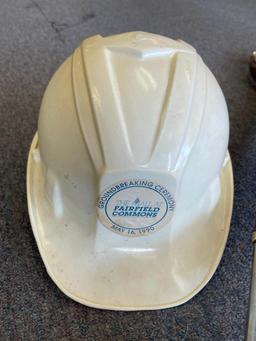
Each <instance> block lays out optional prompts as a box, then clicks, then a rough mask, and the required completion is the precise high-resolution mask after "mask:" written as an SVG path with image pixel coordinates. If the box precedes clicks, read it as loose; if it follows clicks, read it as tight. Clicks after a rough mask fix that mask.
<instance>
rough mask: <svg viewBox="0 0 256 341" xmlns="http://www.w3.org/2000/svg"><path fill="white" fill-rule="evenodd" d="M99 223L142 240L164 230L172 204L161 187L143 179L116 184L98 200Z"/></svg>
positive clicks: (170, 198)
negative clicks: (141, 237)
mask: <svg viewBox="0 0 256 341" xmlns="http://www.w3.org/2000/svg"><path fill="white" fill-rule="evenodd" d="M97 207H98V216H99V219H100V221H101V223H102V224H103V225H104V226H106V227H107V228H109V229H111V230H112V231H114V232H117V233H121V234H124V235H127V236H131V237H132V236H134V237H135V236H136V237H137V236H144V235H147V234H148V233H151V232H154V231H156V230H158V229H159V228H160V227H162V226H164V225H165V224H166V223H167V222H168V221H169V220H170V218H171V216H172V213H173V210H174V207H175V201H174V198H173V196H172V194H171V193H170V192H169V191H168V190H167V189H166V188H165V187H164V186H162V185H161V184H159V183H156V182H155V181H150V180H145V179H132V180H124V181H120V182H118V183H116V184H114V185H112V186H110V187H109V188H107V189H106V190H105V191H104V192H103V193H102V194H101V195H100V197H99V200H98V204H97Z"/></svg>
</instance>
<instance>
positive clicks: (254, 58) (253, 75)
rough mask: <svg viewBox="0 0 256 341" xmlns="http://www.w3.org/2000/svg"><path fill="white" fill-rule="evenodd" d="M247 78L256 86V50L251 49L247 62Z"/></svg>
mask: <svg viewBox="0 0 256 341" xmlns="http://www.w3.org/2000/svg"><path fill="white" fill-rule="evenodd" d="M249 71H250V74H249V80H250V82H251V84H252V85H253V86H255V87H256V51H253V53H252V55H251V58H250V63H249Z"/></svg>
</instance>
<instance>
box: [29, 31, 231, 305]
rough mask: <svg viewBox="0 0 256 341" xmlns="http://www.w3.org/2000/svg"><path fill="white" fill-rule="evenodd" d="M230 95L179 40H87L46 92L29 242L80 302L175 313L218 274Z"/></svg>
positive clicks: (134, 36) (133, 36) (32, 159)
mask: <svg viewBox="0 0 256 341" xmlns="http://www.w3.org/2000/svg"><path fill="white" fill-rule="evenodd" d="M228 135H229V122H228V112H227V106H226V103H225V99H224V97H223V94H222V91H221V89H220V87H219V85H218V83H217V81H216V79H215V78H214V76H213V75H212V73H211V72H210V70H209V69H208V68H207V66H206V65H205V64H204V62H203V61H202V59H201V58H200V57H199V55H198V54H197V53H196V51H195V49H194V48H192V47H191V46H190V45H188V44H186V43H185V42H183V41H176V40H172V39H169V38H165V37H162V36H158V35H155V34H150V33H144V32H131V33H124V34H120V35H115V36H111V37H106V38H102V37H101V36H94V37H91V38H89V39H86V40H85V41H84V42H83V43H82V44H81V46H80V47H79V48H78V49H76V50H75V52H74V54H73V55H72V56H71V57H69V58H68V59H67V60H66V61H65V62H64V63H63V65H62V66H61V67H60V68H59V69H58V71H57V72H56V73H55V75H54V76H53V78H52V80H51V81H50V83H49V85H48V87H47V90H46V92H45V95H44V98H43V101H42V106H41V110H40V117H39V124H38V133H37V134H36V135H35V137H34V140H33V143H32V146H31V150H30V154H29V160H28V170H27V195H28V207H29V214H30V219H31V223H32V227H33V232H34V235H35V238H36V241H37V244H38V247H39V250H40V253H41V256H42V258H43V261H44V264H45V266H46V268H47V271H48V273H49V275H50V276H51V278H52V279H53V280H54V282H55V283H56V284H57V285H58V287H59V288H60V289H61V290H62V291H63V292H64V293H65V294H66V295H68V296H70V297H71V298H73V299H74V300H76V301H78V302H80V303H83V304H86V305H88V306H92V307H98V308H105V309H116V310H143V309H144V310H146V309H159V308H167V307H172V306H176V305H179V304H181V303H184V302H186V301H187V300H189V299H190V298H191V297H193V296H194V295H195V294H196V293H198V292H199V291H200V290H201V289H202V288H203V287H204V286H205V284H206V283H207V282H208V281H209V280H210V278H211V276H212V275H213V273H214V272H215V270H216V268H217V266H218V264H219V262H220V259H221V257H222V253H223V250H224V247H225V244H226V240H227V236H228V232H229V225H230V217H231V212H232V201H233V177H232V167H231V161H230V158H229V154H228V152H227V145H228Z"/></svg>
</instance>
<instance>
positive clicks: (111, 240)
mask: <svg viewBox="0 0 256 341" xmlns="http://www.w3.org/2000/svg"><path fill="white" fill-rule="evenodd" d="M44 174H45V173H44V172H43V171H42V162H41V160H40V153H39V149H38V137H37V134H36V135H35V137H34V139H33V142H32V145H31V148H30V152H29V158H28V166H27V198H28V208H29V216H30V220H31V225H32V229H33V233H34V236H35V239H36V242H37V245H38V248H39V251H40V254H41V257H42V259H43V262H44V264H45V267H46V269H47V272H48V274H49V275H50V277H51V278H52V280H53V281H54V282H55V283H56V285H57V286H58V287H59V289H60V290H61V291H63V293H65V294H66V295H67V296H69V297H70V298H72V299H74V300H75V301H77V302H80V303H82V304H85V305H87V306H91V307H95V308H102V309H111V310H153V309H163V308H169V307H174V306H177V305H180V304H183V303H185V302H186V301H188V300H189V299H190V298H192V297H193V296H194V295H196V294H197V293H198V292H199V291H200V290H201V289H202V288H203V287H204V286H205V285H206V284H207V282H208V281H209V280H210V279H211V277H212V276H213V274H214V272H215V270H216V268H217V266H218V264H219V262H220V260H221V257H222V254H223V251H224V248H225V245H226V241H227V237H228V233H229V228H230V220H231V213H232V205H233V173H232V165H231V160H230V157H229V154H228V153H227V156H226V158H225V162H224V164H223V168H222V171H221V174H220V176H219V178H218V179H216V181H215V182H214V183H213V184H212V185H211V186H210V187H209V188H208V190H207V193H204V195H203V197H202V198H201V199H200V200H198V201H197V202H195V203H194V205H192V206H191V207H190V209H189V210H186V212H184V214H179V215H178V214H177V215H176V216H177V218H176V217H174V218H173V220H172V221H171V223H170V224H171V227H170V228H168V226H165V227H164V228H163V229H162V230H160V231H158V232H155V233H153V234H152V235H148V236H146V237H139V238H135V239H134V238H129V237H123V236H120V235H118V234H115V233H113V232H112V231H109V230H108V229H106V228H105V227H103V226H99V227H98V225H100V223H97V226H96V227H95V233H91V230H90V232H88V229H87V225H86V218H85V219H84V221H83V219H81V217H78V216H77V212H73V211H72V208H73V206H72V204H70V207H67V208H66V207H64V210H63V212H64V213H63V214H62V215H60V216H56V211H54V209H53V208H52V203H51V201H50V200H49V198H48V197H47V195H46V189H45V179H44ZM60 195H61V194H60ZM177 209H179V208H178V207H177ZM65 212H66V213H65ZM65 215H67V217H65ZM140 240H143V243H142V245H143V247H140Z"/></svg>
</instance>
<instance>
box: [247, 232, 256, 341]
mask: <svg viewBox="0 0 256 341" xmlns="http://www.w3.org/2000/svg"><path fill="white" fill-rule="evenodd" d="M252 242H253V262H252V277H251V289H250V301H249V311H248V323H247V335H246V341H255V340H256V232H253V235H252Z"/></svg>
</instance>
